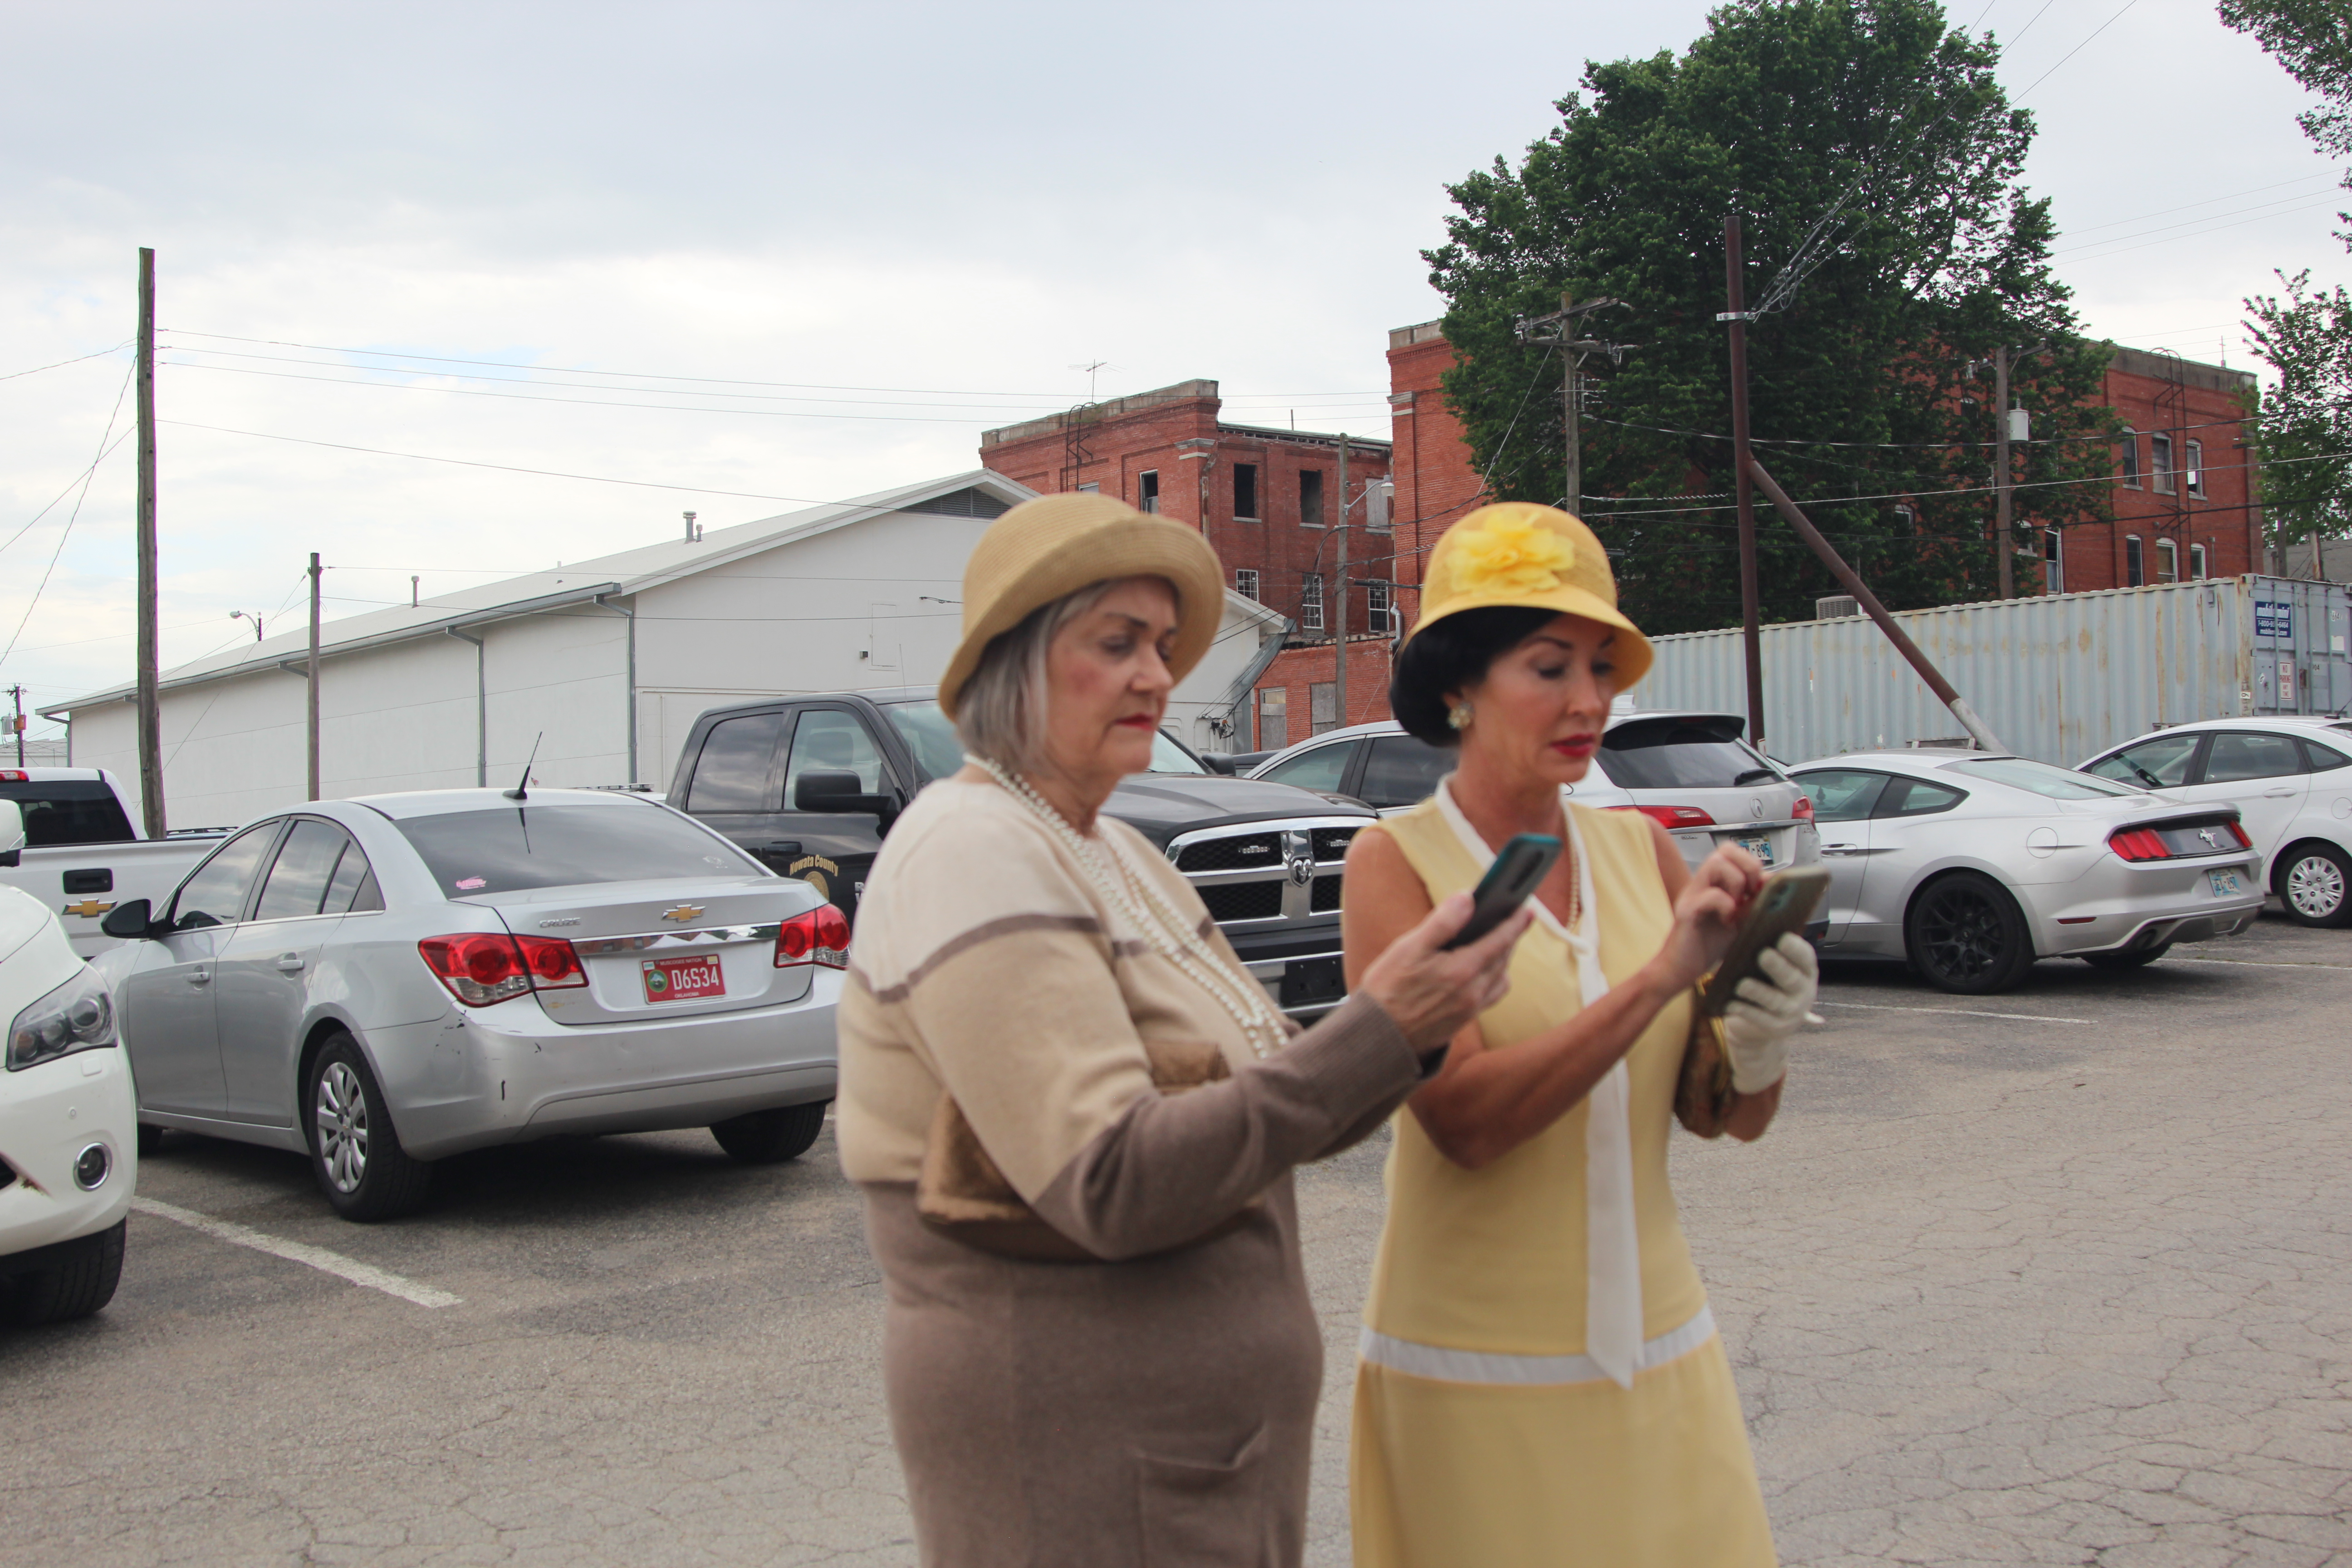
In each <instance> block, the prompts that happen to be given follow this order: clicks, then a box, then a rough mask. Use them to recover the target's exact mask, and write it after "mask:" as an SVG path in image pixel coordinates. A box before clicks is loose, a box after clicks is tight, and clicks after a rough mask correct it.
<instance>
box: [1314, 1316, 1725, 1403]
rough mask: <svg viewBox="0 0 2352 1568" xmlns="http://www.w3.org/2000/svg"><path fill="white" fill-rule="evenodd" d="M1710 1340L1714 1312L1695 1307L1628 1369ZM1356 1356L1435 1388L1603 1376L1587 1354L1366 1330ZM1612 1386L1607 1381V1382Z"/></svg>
mask: <svg viewBox="0 0 2352 1568" xmlns="http://www.w3.org/2000/svg"><path fill="white" fill-rule="evenodd" d="M1713 1338H1715V1311H1714V1309H1712V1308H1709V1307H1701V1308H1700V1309H1699V1310H1698V1315H1697V1316H1696V1317H1695V1318H1693V1319H1691V1321H1689V1322H1687V1323H1685V1324H1684V1325H1683V1326H1682V1327H1681V1328H1679V1329H1670V1330H1668V1331H1666V1332H1664V1333H1663V1334H1660V1335H1659V1336H1658V1337H1657V1338H1656V1339H1654V1340H1651V1341H1649V1342H1646V1343H1645V1344H1643V1346H1642V1350H1641V1353H1640V1354H1639V1355H1637V1356H1636V1357H1635V1358H1634V1362H1633V1370H1634V1371H1635V1372H1637V1373H1643V1372H1648V1371H1650V1370H1651V1369H1652V1368H1654V1367H1661V1366H1664V1365H1665V1364H1666V1363H1668V1362H1670V1361H1679V1360H1681V1359H1682V1358H1683V1357H1684V1356H1686V1355H1688V1354H1690V1352H1693V1351H1695V1350H1696V1349H1698V1348H1699V1346H1701V1345H1703V1344H1705V1343H1706V1342H1707V1341H1709V1340H1711V1339H1713ZM1356 1353H1357V1354H1359V1355H1360V1356H1362V1357H1363V1358H1364V1360H1366V1361H1368V1362H1370V1363H1371V1364H1372V1365H1374V1366H1383V1367H1386V1368H1388V1369H1389V1370H1390V1371H1391V1372H1401V1373H1405V1374H1406V1375H1407V1376H1410V1377H1426V1378H1431V1379H1433V1380H1435V1381H1437V1382H1440V1383H1481V1384H1490V1385H1494V1386H1498V1387H1509V1388H1554V1387H1559V1386H1561V1385H1563V1384H1573V1383H1599V1382H1601V1381H1602V1380H1603V1379H1606V1378H1608V1377H1609V1375H1610V1374H1609V1373H1606V1372H1603V1371H1602V1370H1601V1363H1599V1362H1597V1361H1594V1360H1593V1359H1592V1358H1591V1356H1589V1355H1503V1354H1498V1353H1496V1352H1491V1351H1457V1350H1448V1349H1447V1348H1446V1347H1444V1345H1424V1344H1421V1343H1418V1342H1415V1341H1412V1340H1401V1339H1397V1338H1396V1337H1394V1336H1393V1335H1390V1334H1383V1333H1381V1332H1379V1331H1377V1330H1373V1329H1366V1330H1365V1331H1364V1332H1363V1337H1362V1338H1361V1339H1360V1340H1359V1341H1358V1342H1357V1345H1356ZM1612 1381H1613V1380H1612Z"/></svg>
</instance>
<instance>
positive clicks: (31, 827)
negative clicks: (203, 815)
mask: <svg viewBox="0 0 2352 1568" xmlns="http://www.w3.org/2000/svg"><path fill="white" fill-rule="evenodd" d="M0 800H13V801H15V802H16V804H17V805H18V806H20V807H22V808H23V810H24V813H25V843H26V847H28V848H33V849H39V848H41V847H45V846H47V845H51V844H128V843H130V842H131V840H132V839H134V838H136V837H139V835H138V834H136V833H134V832H132V831H131V819H130V818H129V817H128V816H124V815H123V814H122V803H121V801H119V800H117V799H115V798H114V791H113V789H112V788H111V787H110V785H109V784H107V783H106V781H104V780H103V779H49V780H46V781H42V780H30V781H27V782H26V783H24V784H0Z"/></svg>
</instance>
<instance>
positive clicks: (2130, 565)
mask: <svg viewBox="0 0 2352 1568" xmlns="http://www.w3.org/2000/svg"><path fill="white" fill-rule="evenodd" d="M2146 582H2147V567H2146V565H2145V564H2143V563H2142V559H2141V556H2140V548H2139V535H2138V534H2137V533H2126V534H2125V535H2124V586H2125V587H2126V588H2137V587H2139V586H2140V585H2142V584H2145V583H2146Z"/></svg>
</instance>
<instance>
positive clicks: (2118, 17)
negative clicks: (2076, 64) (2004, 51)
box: [2010, 0, 2139, 103]
mask: <svg viewBox="0 0 2352 1568" xmlns="http://www.w3.org/2000/svg"><path fill="white" fill-rule="evenodd" d="M2138 4H2139V0H2124V5H2123V11H2117V12H2116V14H2115V15H2114V16H2110V17H2108V18H2107V19H2106V20H2105V21H2104V22H2102V23H2100V24H2099V25H2098V26H2095V27H2094V28H2092V29H2091V37H2090V38H2084V40H2083V41H2082V42H2081V43H2079V44H2076V45H2075V46H2074V47H2073V48H2071V49H2068V50H2067V51H2066V52H2065V53H2064V54H2063V55H2060V56H2059V57H2058V60H2057V64H2055V65H2053V66H2052V67H2051V68H2049V69H2048V70H2046V71H2043V72H2042V74H2041V75H2040V76H2038V77H2035V78H2034V79H2032V81H2030V82H2027V83H2026V84H2025V86H2024V87H2022V88H2021V89H2018V92H2017V95H2016V96H2015V97H2014V98H2011V100H2010V101H2011V103H2022V102H2024V101H2025V95H2026V94H2027V93H2030V92H2032V90H2033V89H2035V88H2037V87H2040V86H2041V85H2042V83H2043V82H2045V81H2048V80H2049V79H2051V77H2052V76H2053V75H2054V74H2056V72H2057V69H2058V67H2059V66H2063V65H2064V64H2065V63H2066V62H2067V61H2068V60H2071V59H2073V58H2074V57H2075V56H2076V55H2079V54H2081V53H2082V52H2083V51H2084V49H2087V48H2089V47H2091V38H2095V37H2098V36H2099V35H2100V34H2101V33H2104V32H2105V31H2106V30H2107V29H2108V28H2109V27H2112V26H2115V25H2116V23H2117V22H2120V21H2122V20H2123V19H2124V11H2128V10H2130V9H2131V8H2132V7H2133V6H2135V5H2138Z"/></svg>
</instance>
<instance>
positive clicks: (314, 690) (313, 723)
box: [303, 550, 319, 800]
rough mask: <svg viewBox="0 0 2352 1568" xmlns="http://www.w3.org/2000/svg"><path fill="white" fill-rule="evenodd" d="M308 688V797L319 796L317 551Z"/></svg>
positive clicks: (312, 565)
mask: <svg viewBox="0 0 2352 1568" xmlns="http://www.w3.org/2000/svg"><path fill="white" fill-rule="evenodd" d="M303 673H304V674H306V675H308V676H309V677H310V679H309V681H308V682H307V683H306V684H308V685H309V687H310V693H309V695H310V798H311V799H312V800H316V799H318V798H319V552H317V551H315V550H313V551H312V552H310V665H309V667H308V668H306V669H305V670H304V671H303Z"/></svg>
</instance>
